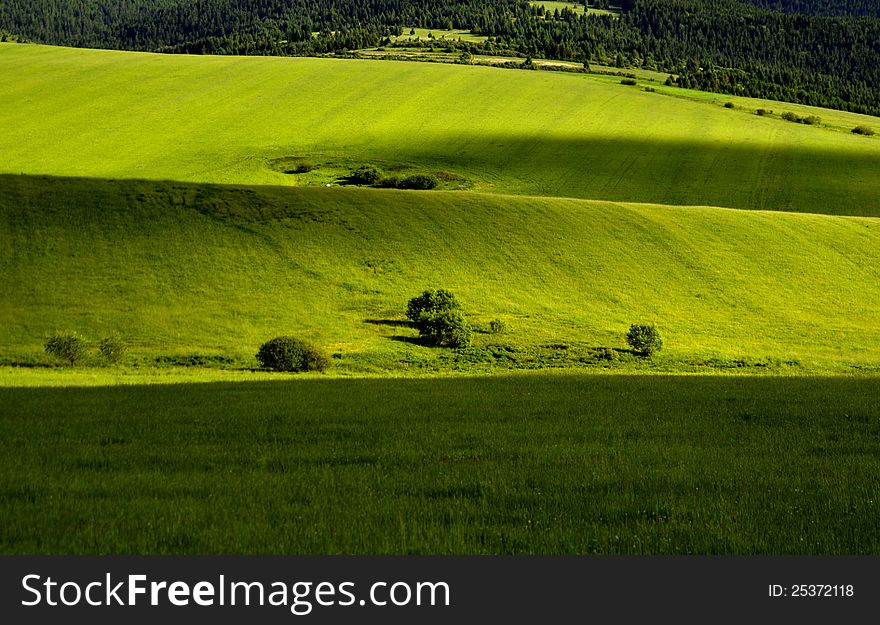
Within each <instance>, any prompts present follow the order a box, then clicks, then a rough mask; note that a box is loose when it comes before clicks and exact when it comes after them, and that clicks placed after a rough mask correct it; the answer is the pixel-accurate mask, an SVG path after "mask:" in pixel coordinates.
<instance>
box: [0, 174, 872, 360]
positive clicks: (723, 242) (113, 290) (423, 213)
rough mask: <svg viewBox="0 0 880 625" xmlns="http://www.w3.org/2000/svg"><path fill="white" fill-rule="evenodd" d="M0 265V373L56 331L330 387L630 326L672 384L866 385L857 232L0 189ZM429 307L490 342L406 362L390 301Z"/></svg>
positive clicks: (860, 234)
mask: <svg viewBox="0 0 880 625" xmlns="http://www.w3.org/2000/svg"><path fill="white" fill-rule="evenodd" d="M0 244H2V249H3V250H4V251H3V254H2V255H0V271H2V275H3V283H4V284H3V287H4V288H3V290H4V294H5V295H4V298H3V301H2V303H0V328H2V330H0V333H2V334H0V344H2V345H3V354H2V355H3V356H4V357H5V358H6V360H7V362H9V361H10V360H16V359H19V360H21V361H23V362H38V361H40V360H41V359H42V358H44V356H42V355H41V351H42V343H43V341H44V340H45V338H46V336H48V335H49V334H51V333H52V332H54V331H56V330H75V331H78V332H81V333H82V334H83V335H85V336H86V337H90V338H92V339H98V338H100V337H101V336H105V335H107V334H109V333H111V332H113V331H119V332H121V333H123V334H124V335H125V336H126V338H127V340H129V341H130V342H131V343H132V345H133V350H134V353H135V354H136V355H139V356H140V357H142V358H146V359H148V360H149V359H155V358H157V357H161V356H168V355H178V356H179V355H187V354H213V355H223V356H226V357H229V358H233V359H236V360H238V361H241V362H242V363H245V364H255V363H254V361H253V354H254V353H256V349H257V347H258V346H259V345H260V343H261V342H262V341H264V340H266V339H268V338H270V337H271V336H275V335H277V334H285V333H292V334H297V335H300V336H304V337H306V338H308V339H311V340H313V341H315V342H316V343H318V344H320V345H323V346H325V347H326V348H327V349H328V350H329V351H330V352H331V353H336V354H337V356H338V357H337V359H336V360H335V362H336V367H335V369H336V370H337V371H339V372H343V373H344V372H351V373H358V372H359V373H364V372H370V371H377V372H388V371H396V372H398V373H406V372H407V371H416V372H418V371H433V370H435V369H440V370H448V369H454V368H462V367H463V368H466V369H480V368H481V367H484V366H485V367H489V368H492V367H495V366H501V367H502V368H506V367H507V366H513V367H518V366H526V365H527V363H526V362H519V363H511V362H509V361H508V360H507V359H506V358H507V355H504V354H502V358H501V360H498V358H497V357H496V356H497V354H496V356H492V355H490V354H488V353H487V352H486V351H485V349H486V348H487V346H492V345H494V346H498V345H502V346H508V347H511V348H515V349H520V350H524V351H523V353H521V354H520V355H518V356H516V358H518V359H520V360H525V361H528V359H529V358H537V359H538V363H539V364H540V362H546V363H548V364H550V365H556V366H560V365H566V364H569V365H570V364H577V363H576V362H575V363H572V362H571V361H572V360H577V358H578V357H580V356H582V355H583V353H584V350H587V349H588V348H592V347H602V346H604V347H611V348H624V347H626V345H625V342H624V340H623V334H624V332H625V330H626V328H627V327H628V326H629V324H630V323H633V322H643V321H645V322H650V321H653V322H656V323H657V324H658V325H659V326H660V328H662V332H663V333H664V336H665V337H666V342H667V350H666V352H664V354H665V356H664V358H666V359H667V365H668V366H669V367H672V368H688V367H689V366H690V364H699V363H704V362H706V361H707V360H708V361H711V360H712V359H718V358H720V359H722V361H723V360H724V359H728V360H729V359H737V358H739V359H746V360H749V359H751V360H755V359H758V360H760V359H764V358H767V357H771V358H774V359H781V360H795V361H800V362H801V364H802V365H804V366H808V365H810V364H811V363H812V364H814V365H816V366H818V367H820V368H826V367H832V368H834V367H839V366H844V365H845V364H846V363H851V364H858V365H859V366H865V365H867V366H873V367H876V366H877V364H878V356H877V354H878V352H880V273H878V271H880V270H878V267H880V222H878V220H876V219H869V218H857V217H840V216H827V215H804V214H788V213H779V212H757V211H737V210H730V209H719V208H700V207H689V208H676V207H669V206H656V205H637V204H614V203H609V202H594V201H585V200H572V199H558V198H535V197H521V196H502V195H490V194H476V193H471V192H443V191H433V192H414V191H397V190H375V189H361V188H338V189H325V188H290V187H271V186H250V187H248V186H217V185H193V184H186V183H173V182H154V181H107V180H97V179H67V178H41V177H31V176H11V175H7V176H0ZM431 287H444V288H449V289H451V290H453V291H454V292H455V293H456V294H457V295H458V296H459V298H460V299H461V301H462V302H463V304H464V306H465V310H466V312H467V313H468V315H469V316H470V318H471V319H472V320H473V321H474V322H475V323H476V324H477V326H478V327H480V326H485V325H486V324H487V323H488V322H489V321H490V320H491V319H494V318H500V319H502V320H504V321H505V322H506V323H507V325H508V326H509V327H510V331H509V332H508V333H506V334H503V335H498V336H496V335H490V334H478V335H477V341H476V347H475V349H474V350H473V351H475V353H472V354H470V355H467V354H465V355H460V356H456V357H455V358H454V359H453V360H444V359H449V358H452V356H450V354H451V353H454V352H452V351H451V350H444V349H439V350H438V349H431V348H427V347H422V346H419V345H415V344H413V343H411V342H409V340H410V339H411V338H412V337H414V336H415V331H414V330H412V329H411V328H408V327H405V325H404V324H402V323H400V322H401V321H402V320H403V319H404V317H403V312H404V310H405V306H406V301H407V299H408V298H409V297H412V296H414V295H416V294H418V293H420V292H421V290H422V289H424V288H431ZM438 358H439V359H440V360H438ZM472 361H473V362H472ZM659 362H660V363H663V362H664V360H663V358H660V359H659ZM721 364H724V363H723V362H722V363H721ZM728 364H729V363H728ZM490 365H491V366H490Z"/></svg>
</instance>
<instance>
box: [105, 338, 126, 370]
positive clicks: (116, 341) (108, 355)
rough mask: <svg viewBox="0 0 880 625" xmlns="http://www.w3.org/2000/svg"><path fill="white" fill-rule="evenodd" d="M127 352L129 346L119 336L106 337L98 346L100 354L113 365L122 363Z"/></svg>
mask: <svg viewBox="0 0 880 625" xmlns="http://www.w3.org/2000/svg"><path fill="white" fill-rule="evenodd" d="M126 352H128V346H127V345H126V344H125V341H123V340H122V337H121V336H119V335H118V334H113V335H111V336H108V337H105V338H103V339H101V342H100V343H99V344H98V353H100V354H101V356H103V358H104V360H106V361H107V362H108V363H110V364H112V365H118V364H119V363H121V362H122V359H123V358H125V354H126Z"/></svg>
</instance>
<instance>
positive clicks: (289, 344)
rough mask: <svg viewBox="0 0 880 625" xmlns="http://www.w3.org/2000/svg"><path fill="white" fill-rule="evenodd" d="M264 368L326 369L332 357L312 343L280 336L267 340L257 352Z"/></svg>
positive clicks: (292, 369)
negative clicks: (328, 356)
mask: <svg viewBox="0 0 880 625" xmlns="http://www.w3.org/2000/svg"><path fill="white" fill-rule="evenodd" d="M257 360H259V361H260V364H261V365H262V367H263V368H264V369H271V370H273V371H324V370H325V369H327V367H328V366H330V359H329V358H327V356H326V355H325V354H324V353H323V352H322V351H321V350H319V349H318V348H316V347H315V346H314V345H311V344H310V343H307V342H305V341H303V340H301V339H298V338H294V337H292V336H278V337H275V338H274V339H270V340H269V341H266V342H265V343H263V344H262V345H261V346H260V350H259V351H258V352H257Z"/></svg>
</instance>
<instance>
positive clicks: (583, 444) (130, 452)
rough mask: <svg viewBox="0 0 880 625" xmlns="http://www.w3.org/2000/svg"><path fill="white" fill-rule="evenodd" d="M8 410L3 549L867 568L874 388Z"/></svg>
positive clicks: (253, 395)
mask: <svg viewBox="0 0 880 625" xmlns="http://www.w3.org/2000/svg"><path fill="white" fill-rule="evenodd" d="M0 405H2V406H3V409H2V410H0V433H2V436H0V450H2V453H0V552H3V553H56V554H61V553H123V554H124V553H130V554H152V553H175V554H204V553H243V554H245V553H247V554H254V553H275V554H279V553H288V554H336V553H340V554H343V553H344V554H359V553H369V554H498V553H533V554H534V553H546V554H589V553H603V554H613V553H636V554H646V553H743V554H749V553H773V554H783V553H799V554H812V553H818V554H833V553H877V552H878V551H880V538H878V534H877V531H876V528H877V525H878V522H880V501H878V498H877V493H878V492H880V483H878V475H880V464H878V462H880V460H878V459H880V442H878V441H880V437H878V435H880V430H878V423H880V408H878V407H880V401H878V389H877V385H876V382H875V381H874V380H867V379H853V378H773V377H719V376H697V377H675V376H649V377H640V376H577V375H575V376H572V375H570V374H561V375H549V374H546V373H539V374H531V375H519V376H512V377H507V376H504V377H494V378H484V379H454V380H451V379H445V380H443V379H423V380H296V381H287V382H265V383H250V384H231V383H216V384H188V385H180V386H137V387H115V388H93V389H76V388H58V389H9V388H0ZM169 441H174V444H173V445H171V444H168V442H169Z"/></svg>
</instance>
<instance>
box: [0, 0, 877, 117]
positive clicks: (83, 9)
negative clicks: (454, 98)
mask: <svg viewBox="0 0 880 625" xmlns="http://www.w3.org/2000/svg"><path fill="white" fill-rule="evenodd" d="M586 4H587V5H588V6H599V5H601V6H608V5H609V2H607V1H600V0H586ZM610 5H611V6H613V7H615V8H617V9H618V10H619V12H618V14H616V15H608V14H596V13H590V12H588V13H584V14H578V13H576V12H574V11H572V10H569V9H563V10H561V11H559V10H554V11H545V10H544V8H543V7H541V6H533V5H530V4H529V3H528V2H525V1H523V0H127V1H126V2H115V1H111V0H4V1H3V2H2V3H0V31H3V32H6V33H9V34H12V35H17V36H20V37H25V38H28V39H30V40H33V41H38V42H42V43H51V44H58V45H71V46H82V47H97V48H117V49H126V50H141V51H158V52H183V53H197V54H248V55H315V54H327V53H339V52H347V51H352V50H357V49H361V48H368V47H376V46H380V45H386V44H388V43H390V42H391V38H392V37H394V36H397V35H401V34H404V32H405V29H406V30H407V31H408V29H409V28H411V27H423V28H430V29H437V30H449V29H467V30H470V31H473V32H474V33H477V34H481V35H485V36H487V37H489V40H488V41H486V42H483V43H479V44H477V43H472V42H469V43H468V44H467V46H464V47H467V50H468V51H469V52H470V53H480V52H488V53H493V54H494V53H497V52H498V51H505V52H508V53H513V54H519V55H522V56H531V57H533V58H554V59H564V60H575V61H588V62H595V63H605V64H612V65H616V66H618V67H621V68H624V67H643V68H647V69H656V70H660V71H666V72H670V73H673V74H674V75H675V76H676V79H677V81H678V84H680V85H682V86H688V87H694V88H699V89H705V90H709V91H716V92H720V93H730V94H741V95H747V96H753V97H766V98H772V99H781V100H786V101H791V102H799V103H804V104H812V105H817V106H826V107H831V108H838V109H845V110H851V111H856V112H861V113H869V114H873V115H880V44H878V42H880V0H616V1H615V0H611V2H610Z"/></svg>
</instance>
